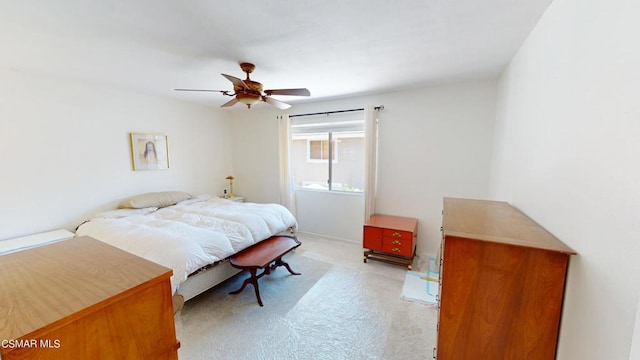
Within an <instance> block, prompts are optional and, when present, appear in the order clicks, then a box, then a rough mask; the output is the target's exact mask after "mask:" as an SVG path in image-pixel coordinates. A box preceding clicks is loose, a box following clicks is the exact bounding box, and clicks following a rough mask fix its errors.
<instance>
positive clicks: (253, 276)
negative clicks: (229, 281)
mask: <svg viewBox="0 0 640 360" xmlns="http://www.w3.org/2000/svg"><path fill="white" fill-rule="evenodd" d="M249 272H251V276H250V277H248V278H246V279H245V280H244V282H243V283H242V286H240V289H238V290H236V291H232V292H230V293H229V294H233V295H237V294H240V293H241V292H242V290H244V288H245V287H246V286H247V284H251V285H253V289H254V290H255V291H256V298H257V299H258V304H260V306H264V305H262V299H260V290H259V289H258V279H260V278H261V277H262V275H264V274H265V271H263V272H262V273H261V274H260V275H257V276H256V273H257V272H258V270H257V269H249Z"/></svg>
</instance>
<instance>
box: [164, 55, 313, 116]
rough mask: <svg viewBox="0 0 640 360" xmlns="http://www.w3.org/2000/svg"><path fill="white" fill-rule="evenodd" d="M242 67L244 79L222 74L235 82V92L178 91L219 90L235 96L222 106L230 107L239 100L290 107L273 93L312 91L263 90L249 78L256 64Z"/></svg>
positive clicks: (292, 93) (299, 94)
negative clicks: (244, 74) (245, 76)
mask: <svg viewBox="0 0 640 360" xmlns="http://www.w3.org/2000/svg"><path fill="white" fill-rule="evenodd" d="M240 68H241V69H242V71H244V72H245V73H246V74H247V78H246V79H244V80H242V79H239V78H237V77H235V76H231V75H227V74H222V76H224V77H225V78H227V80H229V81H231V82H232V83H233V92H231V91H227V90H198V89H175V90H176V91H212V92H219V93H222V95H226V96H233V97H234V98H233V99H231V100H229V101H228V102H226V103H224V104H222V106H221V107H229V106H233V105H235V104H236V103H238V102H241V103H243V104H245V105H247V108H249V109H250V108H251V105H253V104H255V103H257V102H259V101H264V102H266V103H268V104H271V105H273V106H275V107H277V108H278V109H282V110H284V109H288V108H290V107H291V105H289V104H287V103H284V102H282V101H279V100H276V99H274V98H272V97H271V95H293V96H309V95H311V93H310V92H309V90H307V89H304V88H301V89H272V90H264V94H263V90H262V84H261V83H259V82H257V81H253V80H251V79H250V78H249V74H251V73H252V72H253V70H254V69H255V68H256V66H255V65H253V64H251V63H241V64H240Z"/></svg>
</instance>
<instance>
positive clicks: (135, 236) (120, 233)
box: [76, 196, 297, 292]
mask: <svg viewBox="0 0 640 360" xmlns="http://www.w3.org/2000/svg"><path fill="white" fill-rule="evenodd" d="M123 210H125V209H123ZM296 227H297V223H296V220H295V218H294V217H293V215H292V214H291V213H290V212H289V210H287V209H286V208H285V207H283V206H281V205H278V204H254V203H237V202H233V201H230V200H226V199H221V198H218V197H212V196H205V197H198V198H194V199H189V200H185V201H182V202H180V203H178V204H176V205H173V206H167V207H164V208H161V209H155V208H148V209H139V210H137V211H130V210H129V211H119V210H114V211H110V212H105V213H102V214H98V215H96V216H95V217H94V218H93V219H91V220H90V221H88V222H86V223H84V224H82V225H80V226H79V227H78V229H77V231H76V234H77V235H78V236H82V235H87V236H91V237H93V238H95V239H98V240H100V241H103V242H106V243H108V244H111V245H113V246H115V247H118V248H120V249H123V250H125V251H128V252H130V253H132V254H135V255H138V256H140V257H143V258H145V259H147V260H151V261H153V262H155V263H158V264H160V265H163V266H166V267H168V268H171V269H172V270H173V276H172V277H171V286H172V291H173V292H176V290H177V289H178V287H179V285H180V284H181V283H182V282H183V281H185V280H186V279H187V276H188V275H189V274H191V273H193V272H195V271H196V270H198V269H200V268H202V267H204V266H206V265H209V264H213V263H215V262H217V261H220V260H223V259H225V258H227V257H229V256H231V255H232V254H234V253H236V252H238V251H240V250H243V249H245V248H247V247H249V246H251V245H253V244H255V243H256V242H259V241H262V240H265V239H267V238H269V237H270V236H272V235H275V234H278V233H282V232H285V231H287V230H288V229H290V228H292V229H293V230H295V229H296Z"/></svg>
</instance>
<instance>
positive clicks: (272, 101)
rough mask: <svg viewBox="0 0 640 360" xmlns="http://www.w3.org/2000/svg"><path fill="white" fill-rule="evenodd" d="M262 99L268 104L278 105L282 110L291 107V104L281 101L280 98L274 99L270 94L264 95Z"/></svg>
mask: <svg viewBox="0 0 640 360" xmlns="http://www.w3.org/2000/svg"><path fill="white" fill-rule="evenodd" d="M262 100H263V101H264V102H266V103H267V104H271V105H273V106H275V107H277V108H278V109H280V110H286V109H288V108H290V107H291V105H289V104H287V103H283V102H282V101H279V100H276V99H272V98H270V97H268V96H263V97H262Z"/></svg>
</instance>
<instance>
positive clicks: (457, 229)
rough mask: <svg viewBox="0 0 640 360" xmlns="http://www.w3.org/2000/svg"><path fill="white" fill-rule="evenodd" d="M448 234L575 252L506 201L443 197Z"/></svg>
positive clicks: (444, 223)
mask: <svg viewBox="0 0 640 360" xmlns="http://www.w3.org/2000/svg"><path fill="white" fill-rule="evenodd" d="M443 232H444V235H445V236H455V237H461V238H467V239H477V240H485V241H491V242H496V243H504V244H508V245H516V246H525V247H531V248H539V249H546V250H551V251H557V252H562V253H567V254H572V255H575V254H576V252H575V251H573V250H572V249H571V248H569V247H568V246H567V245H565V244H564V243H563V242H562V241H560V240H559V239H558V238H556V237H555V236H553V235H552V234H551V233H549V232H548V231H546V230H545V229H544V228H542V227H541V226H540V225H538V224H537V223H536V222H534V221H533V220H531V219H530V218H529V217H528V216H526V215H525V214H523V213H522V212H521V211H519V210H518V209H516V208H514V207H513V206H511V205H509V203H507V202H503V201H488V200H470V199H457V198H447V197H445V198H444V211H443Z"/></svg>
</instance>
